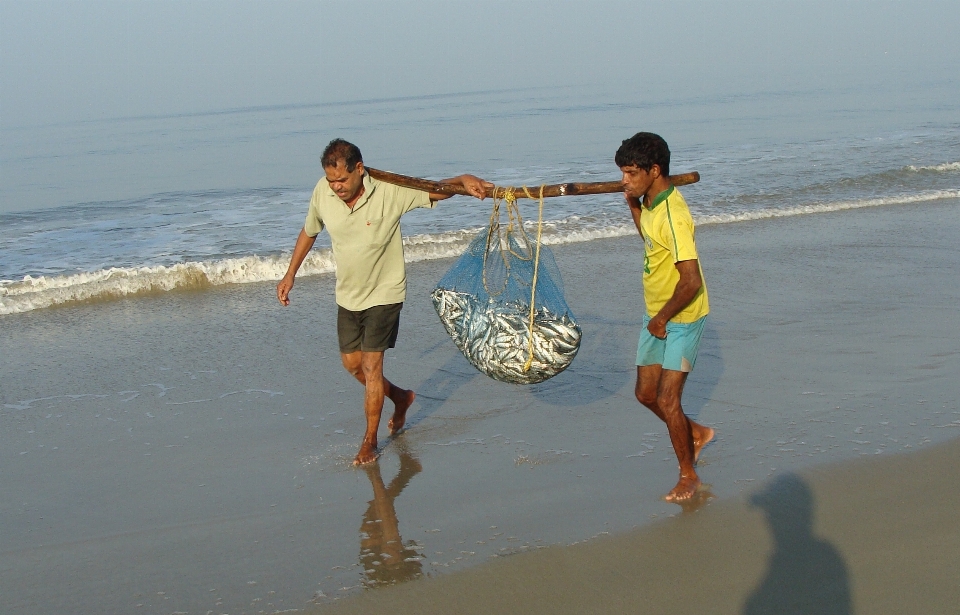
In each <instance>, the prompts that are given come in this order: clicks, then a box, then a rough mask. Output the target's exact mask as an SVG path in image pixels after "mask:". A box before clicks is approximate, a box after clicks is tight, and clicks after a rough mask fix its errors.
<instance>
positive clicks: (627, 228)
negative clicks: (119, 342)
mask: <svg viewBox="0 0 960 615" xmlns="http://www.w3.org/2000/svg"><path fill="white" fill-rule="evenodd" d="M958 167H960V163H949V164H946V165H937V166H936V167H931V168H930V169H932V170H935V171H948V172H949V171H954V170H957V168H958ZM920 168H924V167H920ZM955 198H960V189H955V190H931V191H927V192H922V193H918V194H907V195H901V196H889V197H879V198H871V199H860V200H850V201H836V202H825V203H810V204H806V205H799V206H796V207H784V208H768V209H760V210H753V211H741V212H730V213H721V214H699V215H697V214H696V212H694V214H695V215H694V217H695V219H696V221H697V223H698V224H727V223H735V222H743V221H748V220H760V219H765V218H778V217H786V216H798V215H805V214H815V213H825V212H832V211H842V210H847V209H859V208H864V207H878V206H884V205H906V204H911V203H922V202H928V201H936V200H941V199H955ZM525 225H526V226H527V228H528V229H533V228H534V227H535V225H536V223H535V222H532V221H529V220H528V221H526V222H525ZM479 230H480V229H479V228H474V229H462V230H458V231H450V232H445V233H436V234H422V235H413V236H411V237H407V238H405V240H404V246H405V247H404V253H405V256H406V260H407V261H408V262H415V261H424V260H436V259H442V258H450V257H455V256H459V255H460V254H461V253H462V252H463V250H464V249H465V248H466V247H467V245H468V244H469V242H470V240H471V239H472V238H473V236H474V235H475V234H476V233H477V232H478V231H479ZM634 233H636V229H635V228H634V226H633V224H632V223H622V218H620V219H611V218H603V217H601V218H592V219H591V218H588V217H585V216H570V217H568V218H564V219H561V220H552V221H545V223H544V230H543V242H544V243H545V244H548V245H559V244H567V243H577V242H583V241H591V240H595V239H602V238H609V237H622V236H627V235H632V234H634ZM289 258H290V257H289V254H277V255H271V256H256V255H252V256H244V257H237V258H227V259H222V260H214V261H205V262H184V263H177V264H174V265H166V266H164V265H157V266H144V267H112V268H109V269H101V270H99V271H93V272H83V273H75V274H67V275H56V276H38V277H32V276H26V277H24V278H23V279H21V280H0V315H6V314H17V313H23V312H29V311H32V310H37V309H43V308H48V307H52V306H58V305H67V304H74V303H79V302H94V301H110V300H116V299H120V298H123V297H130V296H137V295H149V294H155V293H165V292H169V291H174V290H189V289H204V288H209V287H214V286H220V285H224V284H248V283H253V282H267V281H276V280H279V279H280V278H281V277H283V274H284V273H286V270H287V265H288V263H289ZM335 269H336V266H335V263H334V260H333V255H332V253H331V251H330V249H316V250H314V251H313V252H311V253H310V254H309V255H308V256H307V258H306V260H305V261H304V263H303V265H302V266H301V269H300V273H299V274H298V275H300V276H309V275H319V274H328V273H331V272H333V271H335Z"/></svg>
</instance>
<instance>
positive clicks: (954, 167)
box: [907, 162, 960, 173]
mask: <svg viewBox="0 0 960 615" xmlns="http://www.w3.org/2000/svg"><path fill="white" fill-rule="evenodd" d="M907 170H908V171H913V172H914V173H919V172H922V171H936V172H938V173H952V172H955V171H960V162H944V163H943V164H935V165H931V166H919V167H918V166H914V165H912V164H911V165H910V166H908V167H907Z"/></svg>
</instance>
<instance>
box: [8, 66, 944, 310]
mask: <svg viewBox="0 0 960 615" xmlns="http://www.w3.org/2000/svg"><path fill="white" fill-rule="evenodd" d="M916 87H917V88H922V90H919V91H921V92H922V93H918V90H914V89H911V88H906V89H905V88H904V87H903V85H902V82H898V81H897V80H896V79H887V80H881V81H878V82H870V81H868V80H867V81H864V82H861V83H849V82H835V83H833V84H831V85H809V84H808V85H806V86H797V87H795V88H792V89H790V88H782V87H781V88H778V89H769V90H765V89H763V88H762V87H757V88H754V90H752V91H750V92H731V91H718V90H716V89H715V90H713V91H710V92H697V91H696V88H694V87H687V88H685V89H683V90H682V91H681V93H679V94H677V93H673V94H663V93H658V92H656V91H653V92H650V91H646V90H630V89H625V88H614V87H607V88H602V87H597V86H591V87H586V86H582V87H553V88H526V89H503V90H491V91H480V92H464V93H452V94H447V95H436V96H423V97H412V98H400V99H383V100H363V101H347V102H337V103H318V104H306V103H305V104H303V105H296V106H281V107H258V108H243V109H223V110H217V111H211V112H204V113H195V114H180V115H169V116H151V117H127V118H107V119H99V120H94V121H86V122H74V123H66V124H57V125H44V126H24V127H14V128H5V129H4V132H3V139H2V144H0V148H2V180H3V181H2V185H0V315H3V314H13V313H21V312H26V311H30V310H36V309H44V308H48V307H51V306H55V305H61V304H68V303H71V302H76V301H89V300H103V301H110V300H115V299H117V298H121V297H125V296H130V295H134V294H143V293H147V292H168V291H171V292H175V291H176V290H177V289H183V288H194V289H197V288H201V289H202V288H204V287H210V286H215V285H221V284H242V283H248V282H256V281H264V280H277V279H279V278H280V277H281V276H282V275H283V273H284V272H285V271H286V267H287V264H288V262H289V255H290V250H291V248H292V246H293V243H294V240H295V239H296V236H297V233H298V232H299V230H300V227H301V225H302V224H303V219H304V215H305V213H306V210H307V205H308V202H309V199H310V195H311V192H312V190H313V188H314V186H315V184H316V182H317V180H318V179H319V178H320V177H321V176H322V170H321V168H320V164H319V156H320V153H321V151H322V150H323V147H324V146H325V145H326V143H327V142H328V141H329V140H330V139H332V138H335V137H342V138H345V139H348V140H350V141H352V142H354V143H356V144H357V145H358V146H359V147H360V148H361V150H362V151H363V153H364V160H365V162H366V163H367V164H368V165H369V166H371V167H376V168H380V169H384V170H390V171H394V172H398V173H403V174H408V175H416V176H421V177H427V178H432V179H441V178H444V177H449V176H455V175H458V174H460V173H465V172H469V173H474V174H477V175H480V176H482V177H484V178H486V179H488V180H490V181H492V182H494V183H496V184H497V185H500V186H517V187H519V186H528V187H534V188H535V187H536V186H539V185H540V184H550V183H559V182H574V181H579V182H591V181H608V180H615V179H619V174H618V169H617V167H616V166H615V165H614V163H613V154H614V152H615V151H616V149H617V147H618V146H619V144H620V141H621V140H622V139H625V138H627V137H629V136H631V135H632V134H634V133H635V132H637V131H640V130H645V131H652V132H657V133H660V134H661V135H663V136H664V137H665V138H666V139H667V141H668V142H669V144H670V146H671V150H672V162H671V172H673V173H682V172H686V171H694V170H696V171H699V172H700V174H701V177H702V179H701V181H700V183H698V184H696V185H692V186H687V187H684V188H682V191H683V193H684V195H685V196H686V198H687V201H688V202H689V203H690V206H691V210H692V212H693V214H694V217H695V219H696V221H697V222H698V224H709V223H736V222H738V221H743V220H751V219H756V218H763V217H771V216H789V215H802V214H809V213H815V212H823V211H832V210H839V209H845V208H856V207H870V206H897V205H902V204H906V203H915V202H920V201H931V200H937V199H944V198H955V197H958V196H960V105H958V104H957V102H956V101H957V100H960V85H958V84H957V83H956V81H955V80H951V79H950V78H949V76H948V75H945V76H944V77H943V79H942V80H939V81H937V80H936V79H934V80H930V79H928V80H927V82H925V83H923V84H919V85H917V86H916ZM524 203H526V204H525V205H524V206H523V210H522V213H523V215H525V216H526V220H525V221H526V224H528V225H531V224H533V223H534V222H535V220H536V208H535V207H532V206H530V205H528V204H529V203H531V202H530V201H525V202H524ZM490 213H491V202H490V201H489V200H487V201H484V202H480V201H476V200H473V199H467V198H465V197H457V198H455V199H453V200H450V201H447V202H444V203H442V204H440V205H439V206H438V207H437V208H436V209H435V210H417V211H415V212H411V213H410V214H408V215H407V216H405V218H404V220H403V232H404V235H405V255H406V258H407V260H409V261H415V260H423V259H435V258H445V257H450V256H455V255H457V254H459V253H460V252H461V251H462V250H463V249H464V248H465V247H466V245H467V243H468V242H469V240H470V239H471V237H472V236H473V235H474V234H475V233H476V232H477V231H478V229H480V228H482V226H483V225H484V224H485V223H486V222H487V220H488V219H489V216H490ZM634 232H636V231H635V229H634V228H633V225H632V222H631V219H630V216H629V213H628V210H627V208H626V206H625V205H624V203H623V198H622V195H619V194H610V195H598V196H584V197H564V198H555V199H550V200H548V201H547V202H546V205H545V208H544V230H543V238H544V242H545V243H547V244H558V243H570V242H581V241H589V240H591V239H595V238H600V237H611V236H618V235H626V234H631V233H634ZM329 245H330V244H329V239H328V238H327V236H326V234H325V233H323V234H321V236H320V238H319V241H318V244H317V248H315V250H314V251H313V253H312V254H311V255H310V257H309V258H308V260H307V261H306V262H305V264H304V265H303V267H302V268H301V271H300V275H317V274H330V273H332V272H333V271H334V270H335V262H334V260H333V258H332V255H331V253H330V249H329Z"/></svg>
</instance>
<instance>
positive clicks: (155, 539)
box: [0, 200, 960, 614]
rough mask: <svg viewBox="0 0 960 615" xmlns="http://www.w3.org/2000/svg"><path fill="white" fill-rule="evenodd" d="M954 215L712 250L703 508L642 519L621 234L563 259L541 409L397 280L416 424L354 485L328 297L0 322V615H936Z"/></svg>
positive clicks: (947, 501)
mask: <svg viewBox="0 0 960 615" xmlns="http://www.w3.org/2000/svg"><path fill="white" fill-rule="evenodd" d="M443 206H444V207H446V206H448V205H447V204H444V205H443ZM449 206H450V207H455V204H450V205H449ZM958 214H960V201H957V200H947V201H940V202H934V203H928V204H917V205H899V206H891V207H875V208H868V209H859V210H850V211H840V212H835V213H825V214H817V215H805V216H795V217H786V218H775V219H766V220H758V221H754V222H741V223H736V224H718V225H707V226H702V227H700V228H699V229H698V235H697V239H698V246H699V249H700V252H701V255H702V261H703V269H704V273H705V276H706V280H707V284H708V287H709V289H710V293H711V307H712V313H711V317H710V319H709V320H708V323H707V328H706V330H705V333H704V340H703V344H702V346H701V354H700V358H699V359H698V362H697V366H696V369H695V371H694V372H693V374H692V375H691V377H690V380H689V381H688V384H687V388H686V392H685V395H684V401H685V408H686V410H687V412H688V414H690V415H691V416H692V417H694V418H696V420H697V421H699V422H702V423H705V424H707V425H710V426H712V427H715V428H716V429H717V433H718V438H717V441H716V442H715V443H713V444H711V445H710V446H708V447H707V448H705V449H704V451H703V455H702V457H701V462H700V470H699V471H700V474H701V477H702V478H703V480H704V481H705V483H707V484H708V485H709V488H708V489H707V490H706V491H705V494H706V495H704V497H703V498H702V499H701V501H700V503H701V504H703V506H701V507H700V508H699V509H698V510H694V509H695V508H696V507H687V509H686V510H685V509H681V508H680V507H679V506H676V505H671V504H667V503H665V502H663V501H662V500H660V496H661V495H663V494H664V493H666V492H667V491H668V490H669V489H670V488H671V487H672V486H673V484H674V482H675V481H676V460H675V458H674V456H673V452H672V449H671V447H670V442H669V438H668V437H667V433H666V429H665V428H664V427H663V426H662V425H661V424H660V423H659V421H658V420H657V419H656V418H655V417H653V415H652V414H650V413H649V412H648V411H647V410H645V409H643V408H641V407H640V406H639V404H637V402H636V401H635V399H634V398H633V380H634V374H635V368H634V367H633V366H632V361H633V358H634V356H635V350H636V336H637V333H638V326H639V322H640V315H641V310H642V296H641V291H640V278H639V267H640V260H641V259H642V255H641V247H640V242H639V239H638V238H635V237H629V238H616V239H604V240H594V241H590V242H586V243H579V244H569V245H564V246H559V247H557V248H556V249H555V254H556V257H557V261H558V264H559V266H560V268H561V271H562V272H563V275H564V282H565V285H566V298H567V301H568V302H569V304H570V306H571V308H572V309H573V311H574V313H575V314H576V315H577V316H578V317H579V320H580V324H581V325H582V327H583V331H584V341H583V345H582V347H581V351H580V354H579V356H578V357H577V359H576V360H575V361H574V363H573V365H572V367H571V368H570V369H569V370H567V371H566V372H564V373H563V374H560V375H559V376H557V377H556V378H554V379H552V380H550V381H548V382H545V383H543V384H540V385H534V386H529V387H516V386H512V385H506V384H501V383H497V382H494V381H492V380H490V379H488V378H487V377H485V376H482V375H481V374H479V373H478V372H476V371H475V370H474V369H473V368H472V367H471V366H470V365H469V364H467V362H466V360H465V359H464V358H463V357H462V356H461V355H460V354H459V352H458V351H457V350H456V348H455V347H454V346H453V344H452V343H451V342H450V340H449V338H447V337H446V334H445V333H444V331H443V329H442V327H441V325H440V323H439V321H438V319H437V317H436V314H435V313H434V312H433V308H432V306H431V305H430V302H429V298H428V294H429V291H430V290H431V288H432V286H433V284H434V283H435V282H436V281H437V280H438V279H439V278H440V277H441V275H442V274H443V272H444V271H445V270H446V269H447V268H448V267H449V266H450V264H451V261H449V260H444V261H425V262H419V263H412V264H411V265H410V266H409V267H408V277H409V291H408V301H407V304H406V305H405V307H404V310H403V315H402V317H401V334H400V341H399V343H398V347H397V349H396V350H395V351H392V352H391V353H388V355H387V361H386V370H385V372H386V375H387V377H388V378H390V379H391V380H393V381H394V382H396V383H397V384H400V385H401V386H408V387H411V388H414V389H415V390H416V391H417V393H418V398H417V403H416V404H415V405H414V406H413V407H412V409H411V412H410V414H409V415H408V423H407V424H408V429H407V430H406V431H405V432H404V433H403V434H401V435H400V436H398V437H396V438H393V439H389V438H387V437H386V433H387V432H386V420H384V421H383V423H382V426H381V444H382V445H383V454H382V456H381V459H380V460H379V462H378V463H376V464H373V465H372V466H370V467H367V468H364V469H357V468H354V467H352V466H351V465H350V462H351V461H352V459H353V456H354V454H355V453H356V449H357V446H358V444H359V441H360V437H361V435H362V433H363V419H362V412H361V401H362V389H361V387H360V386H359V385H357V384H356V383H355V382H354V381H352V379H351V378H350V377H349V376H348V375H347V374H346V373H345V372H344V371H343V369H342V367H341V366H340V361H339V357H338V354H337V346H336V330H335V329H336V327H335V315H336V308H335V305H334V302H333V280H332V278H331V277H329V276H318V277H312V278H303V279H300V280H298V282H297V286H296V287H295V288H294V291H293V295H292V298H293V304H292V305H291V306H289V307H288V308H281V307H280V306H279V305H278V304H277V302H276V299H275V296H274V292H273V286H272V285H270V284H250V285H242V286H239V285H238V286H230V287H219V288H212V289H209V290H203V291H193V292H171V293H157V294H154V295H149V296H143V297H135V298H127V299H123V300H116V301H105V302H97V303H90V304H81V305H72V306H68V307H62V308H55V309H46V310H38V311H34V312H28V313H25V314H19V315H12V316H5V317H3V318H2V319H0V357H2V362H3V368H2V377H0V404H2V407H0V418H2V429H0V468H2V469H0V480H2V487H0V488H2V494H3V497H2V498H0V555H2V557H0V607H2V610H4V611H5V612H11V613H18V614H19V613H24V614H26V613H54V612H70V613H97V614H106V613H131V612H136V613H163V614H169V613H173V612H187V613H207V612H208V611H209V612H214V613H261V612H266V613H270V612H275V611H280V610H289V609H301V610H302V609H307V610H308V612H312V611H310V610H311V609H313V610H321V611H322V610H325V609H333V611H334V612H339V611H342V612H356V611H359V610H360V609H361V608H362V609H365V610H369V608H372V607H374V606H383V605H385V604H387V602H381V601H388V602H389V604H390V605H391V608H394V607H395V608H396V609H397V612H414V611H416V612H437V613H441V612H457V611H458V612H478V613H480V612H537V611H536V610H535V609H534V607H532V606H531V602H530V600H531V599H534V600H536V602H537V608H541V610H542V611H543V612H547V611H550V612H610V611H611V610H613V609H615V608H616V609H623V610H626V611H628V612H650V613H656V612H661V611H666V610H667V609H668V608H670V609H671V610H676V609H677V608H678V602H676V599H675V597H674V596H673V595H672V594H670V593H666V591H665V589H664V588H665V585H666V583H667V581H666V579H671V580H672V579H675V578H676V575H677V574H679V573H678V572H677V571H679V570H681V569H683V570H685V571H686V572H685V574H686V576H687V577H688V578H693V579H696V581H698V582H699V585H697V584H696V583H695V586H696V590H695V596H694V597H693V598H692V600H694V603H693V604H694V605H697V608H699V609H700V610H701V611H703V612H731V613H741V612H742V613H763V612H791V611H789V610H777V609H771V608H770V603H771V598H770V597H771V596H783V595H787V596H798V597H803V596H806V595H809V594H810V593H811V592H814V595H816V596H822V597H823V598H824V599H823V602H829V603H830V604H831V605H833V604H836V605H838V606H837V607H836V608H835V609H834V610H832V611H831V610H822V611H821V612H826V613H831V612H836V613H854V612H857V613H884V612H891V613H892V612H898V613H904V612H906V613H910V612H917V613H921V612H923V613H930V612H945V611H944V610H943V609H942V608H939V607H942V606H943V605H946V604H951V603H956V599H957V597H958V585H957V581H956V575H955V574H953V575H952V577H951V576H950V575H951V572H952V571H954V570H955V569H956V562H955V559H956V557H957V555H958V554H960V549H958V548H957V547H958V546H960V545H958V538H957V537H958V531H960V529H958V522H957V521H955V520H954V519H955V511H956V503H957V502H956V496H955V493H956V491H957V485H958V479H957V478H956V476H955V473H953V472H952V468H955V467H956V457H957V446H956V444H955V443H954V444H946V445H944V446H943V447H941V448H936V447H937V446H938V445H940V444H943V443H948V442H949V441H951V440H952V439H954V438H956V437H957V436H958V435H960V403H958V399H960V381H958V379H957V377H956V375H957V374H958V373H960V342H958V338H957V332H958V331H960V311H958V310H957V309H956V305H957V303H958V299H960V287H958V286H957V285H956V283H955V281H954V278H955V277H956V276H955V272H956V271H957V270H958V269H960V248H958V244H957V237H960V215H958ZM388 417H389V404H388V408H387V410H386V412H385V419H386V418H388ZM865 458H870V460H871V462H870V463H865V462H864V459H865ZM873 460H877V462H876V463H874V462H873ZM838 464H839V465H838ZM939 467H945V468H946V471H944V472H942V473H937V468H939ZM924 494H926V496H927V497H924ZM710 496H713V499H710ZM785 503H786V504H785ZM805 506H807V508H805ZM805 511H806V512H805ZM669 517H676V518H674V519H669ZM778 532H779V533H778ZM572 543H582V544H575V545H574V546H572V547H571V546H570V545H571V544H572ZM543 547H549V548H546V549H543ZM531 551H532V552H533V553H526V552H531ZM692 554H696V557H693V555H692ZM791 554H799V555H797V556H793V555H791ZM507 556H509V557H507ZM810 568H813V569H815V570H819V571H821V572H819V573H808V570H809V569H810ZM823 570H828V571H830V570H832V571H835V574H831V575H828V577H829V578H821V577H819V576H813V577H811V576H810V575H811V574H814V575H815V574H821V575H822V574H823V572H822V571H823ZM422 577H431V578H427V579H423V578H422ZM811 579H814V580H817V582H816V583H813V582H812V581H811ZM831 579H833V581H831ZM801 582H805V583H808V585H802V584H801ZM384 585H396V587H380V586H384ZM814 590H816V591H820V592H822V593H819V594H817V593H816V591H814ZM640 605H642V608H641V607H640ZM711 605H712V606H711ZM831 608H833V607H831ZM404 609H406V610H404Z"/></svg>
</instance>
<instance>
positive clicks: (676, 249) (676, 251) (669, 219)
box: [664, 199, 680, 258]
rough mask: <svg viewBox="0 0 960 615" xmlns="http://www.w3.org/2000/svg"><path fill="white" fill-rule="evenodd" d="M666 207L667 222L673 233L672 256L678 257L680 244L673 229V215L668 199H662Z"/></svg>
mask: <svg viewBox="0 0 960 615" xmlns="http://www.w3.org/2000/svg"><path fill="white" fill-rule="evenodd" d="M664 204H665V206H666V208H667V222H668V223H669V224H670V233H671V234H672V235H673V256H674V258H680V245H679V244H678V243H677V231H675V230H673V216H672V215H670V200H669V199H667V200H666V201H664Z"/></svg>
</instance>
